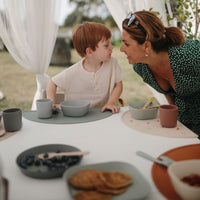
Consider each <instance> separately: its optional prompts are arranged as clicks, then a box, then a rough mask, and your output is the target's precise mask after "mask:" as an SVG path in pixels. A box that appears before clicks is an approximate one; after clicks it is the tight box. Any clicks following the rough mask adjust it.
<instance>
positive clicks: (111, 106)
mask: <svg viewBox="0 0 200 200" xmlns="http://www.w3.org/2000/svg"><path fill="white" fill-rule="evenodd" d="M105 110H111V111H112V113H113V114H114V113H118V112H119V111H120V107H119V106H117V105H114V104H106V105H105V106H103V108H102V109H101V112H104V111H105Z"/></svg>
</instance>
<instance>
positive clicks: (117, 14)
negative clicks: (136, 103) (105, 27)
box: [104, 0, 168, 104]
mask: <svg viewBox="0 0 200 200" xmlns="http://www.w3.org/2000/svg"><path fill="white" fill-rule="evenodd" d="M104 2H105V4H106V5H107V7H108V9H109V11H110V13H111V15H112V16H113V18H114V20H115V21H116V23H117V25H118V27H119V29H120V30H122V28H121V26H122V25H121V24H122V21H123V20H124V19H125V17H126V15H127V14H128V12H130V11H132V12H135V11H138V10H149V9H150V8H153V11H157V12H159V13H160V16H161V18H162V21H163V23H164V24H165V25H166V24H167V20H166V10H165V5H164V0H117V1H116V0H104ZM147 86H148V87H149V89H150V90H151V92H152V93H153V95H154V96H155V98H156V99H157V100H158V102H159V103H160V104H168V102H167V100H166V98H165V96H164V95H163V94H161V93H158V92H157V91H156V90H154V89H153V88H152V87H150V86H149V85H147Z"/></svg>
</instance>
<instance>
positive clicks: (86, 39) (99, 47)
mask: <svg viewBox="0 0 200 200" xmlns="http://www.w3.org/2000/svg"><path fill="white" fill-rule="evenodd" d="M110 40H111V32H110V30H109V29H108V28H107V27H106V26H105V25H103V24H100V23H94V22H85V23H84V24H82V25H79V26H78V27H77V28H76V29H75V31H74V33H73V44H74V47H75V49H76V51H77V52H78V54H79V55H80V56H81V57H82V59H81V60H80V61H79V62H78V63H76V64H74V65H73V66H71V67H69V68H67V69H65V70H64V71H62V72H61V73H59V74H57V75H56V76H54V77H53V78H52V80H51V81H50V82H49V84H48V88H47V97H48V98H51V99H53V102H55V93H56V89H57V87H59V88H60V89H61V90H63V91H64V93H65V100H67V99H87V100H89V101H90V107H102V109H101V111H102V112H103V111H104V110H106V109H109V110H111V111H112V113H117V112H119V110H120V108H119V106H117V102H118V99H119V97H120V95H121V93H122V90H123V85H122V79H123V77H124V76H125V74H124V72H123V71H122V69H121V68H120V66H119V64H118V62H117V60H116V59H115V58H113V57H111V54H112V49H113V46H112V45H111V42H110Z"/></svg>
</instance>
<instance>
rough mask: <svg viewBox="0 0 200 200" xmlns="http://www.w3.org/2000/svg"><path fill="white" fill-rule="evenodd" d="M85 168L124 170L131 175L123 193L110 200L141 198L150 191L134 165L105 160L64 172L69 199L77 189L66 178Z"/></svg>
mask: <svg viewBox="0 0 200 200" xmlns="http://www.w3.org/2000/svg"><path fill="white" fill-rule="evenodd" d="M85 169H95V170H100V171H108V172H109V171H120V172H125V173H127V174H129V175H130V176H131V177H132V180H133V183H132V184H131V185H130V186H129V187H128V188H127V190H126V191H125V192H124V193H121V194H118V195H113V196H112V200H136V199H137V200H142V199H145V198H146V197H147V195H148V193H149V191H150V187H149V184H148V183H147V181H146V180H145V179H144V177H143V176H142V174H141V173H140V172H139V171H138V170H137V168H136V167H135V166H133V165H131V164H129V163H125V162H105V163H98V164H92V165H82V166H81V165H79V166H73V167H71V168H70V169H68V170H67V171H65V172H64V174H63V179H64V181H65V184H66V186H67V195H68V196H69V197H68V198H70V200H73V196H74V195H75V194H76V193H77V192H78V191H79V190H77V189H75V188H74V187H73V186H72V185H71V184H70V183H69V182H68V180H69V178H70V177H71V176H72V175H74V174H75V173H77V172H79V171H81V170H85ZM68 198H67V199H68Z"/></svg>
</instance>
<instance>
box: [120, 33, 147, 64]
mask: <svg viewBox="0 0 200 200" xmlns="http://www.w3.org/2000/svg"><path fill="white" fill-rule="evenodd" d="M122 42H123V43H122V45H121V47H120V51H121V52H124V53H125V54H126V55H127V59H128V62H129V64H134V63H139V62H142V61H143V60H144V57H145V48H144V45H143V44H142V45H140V44H138V43H137V41H136V40H133V39H132V38H131V37H130V35H129V33H128V32H127V31H125V30H123V32H122Z"/></svg>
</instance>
